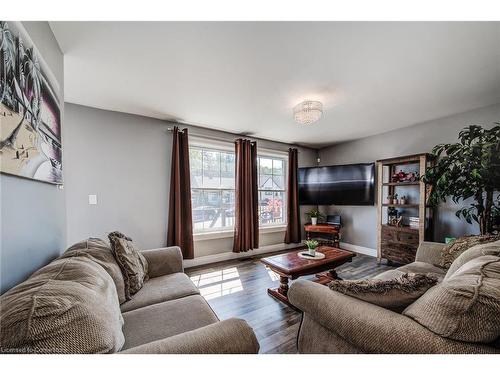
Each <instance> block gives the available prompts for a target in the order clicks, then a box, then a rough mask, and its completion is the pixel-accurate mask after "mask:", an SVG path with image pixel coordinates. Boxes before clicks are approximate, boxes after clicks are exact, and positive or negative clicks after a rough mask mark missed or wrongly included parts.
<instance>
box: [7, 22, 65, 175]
mask: <svg viewBox="0 0 500 375" xmlns="http://www.w3.org/2000/svg"><path fill="white" fill-rule="evenodd" d="M0 56H2V57H1V61H0V113H1V114H2V117H1V121H0V154H1V155H2V162H1V163H0V172H2V173H7V174H11V175H15V176H21V177H26V178H31V179H35V180H40V181H45V182H50V183H53V184H62V182H63V178H62V141H61V98H60V97H59V91H60V87H59V83H58V82H57V80H56V79H55V76H54V75H53V74H52V72H51V71H50V69H49V67H48V65H47V64H46V63H45V61H44V60H43V59H42V56H41V54H40V53H39V52H38V50H37V49H36V47H35V45H34V43H33V42H32V41H31V39H30V37H29V35H28V33H27V32H26V30H25V29H24V27H23V25H22V24H21V22H5V21H0Z"/></svg>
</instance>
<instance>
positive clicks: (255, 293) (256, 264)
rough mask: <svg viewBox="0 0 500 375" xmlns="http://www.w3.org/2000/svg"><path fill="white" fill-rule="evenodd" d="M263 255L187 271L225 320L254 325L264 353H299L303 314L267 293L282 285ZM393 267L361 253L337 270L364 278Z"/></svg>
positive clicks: (345, 276) (343, 275)
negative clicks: (298, 332) (297, 350)
mask: <svg viewBox="0 0 500 375" xmlns="http://www.w3.org/2000/svg"><path fill="white" fill-rule="evenodd" d="M260 258H261V257H252V258H246V259H243V260H231V261H227V262H221V263H217V264H213V265H207V266H201V267H196V268H191V269H188V270H187V271H186V272H187V274H188V275H189V276H190V277H191V280H193V282H194V283H195V284H196V285H197V286H198V287H199V288H200V292H201V294H202V295H203V296H204V297H205V298H206V299H207V300H208V303H209V304H210V306H211V307H212V308H213V310H214V311H215V312H216V314H217V315H218V316H219V318H220V319H221V320H222V319H228V318H231V317H238V318H242V319H245V320H246V321H247V322H248V324H250V326H252V328H253V329H254V331H255V334H256V335H257V338H258V340H259V343H260V353H295V352H296V347H295V340H296V335H297V330H298V328H299V323H300V317H301V316H300V313H299V312H297V311H295V310H293V309H292V308H290V307H288V306H285V305H284V304H283V303H281V302H278V301H277V300H275V299H274V298H272V297H271V296H269V295H268V294H267V288H269V287H277V286H278V284H279V278H278V277H277V275H276V274H274V273H273V272H272V271H269V270H268V269H266V268H265V267H264V265H263V264H262V263H260ZM390 268H392V267H389V266H387V265H377V262H376V258H373V257H370V256H367V255H362V254H358V255H357V256H356V257H355V258H354V259H353V261H352V263H347V264H344V265H343V266H341V267H338V268H337V273H338V275H339V277H341V278H343V279H361V278H367V277H371V276H375V275H377V274H379V273H381V272H384V271H386V270H388V269H390ZM306 278H313V276H310V277H306Z"/></svg>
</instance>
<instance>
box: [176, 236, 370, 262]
mask: <svg viewBox="0 0 500 375" xmlns="http://www.w3.org/2000/svg"><path fill="white" fill-rule="evenodd" d="M298 246H300V244H299V243H292V244H284V243H279V244H276V245H268V246H262V247H260V248H258V249H255V250H249V251H247V252H245V253H233V252H226V253H219V254H213V255H205V256H203V257H199V258H195V259H186V260H184V268H192V267H197V266H203V265H205V264H210V263H217V262H224V261H225V260H232V259H241V258H250V257H252V256H255V255H262V254H267V253H274V252H277V251H282V250H288V249H294V248H296V247H298ZM340 247H341V248H343V249H346V250H350V251H354V252H355V253H359V254H365V255H369V256H372V257H376V256H377V250H375V249H372V248H369V247H364V246H358V245H352V244H350V243H346V242H341V243H340Z"/></svg>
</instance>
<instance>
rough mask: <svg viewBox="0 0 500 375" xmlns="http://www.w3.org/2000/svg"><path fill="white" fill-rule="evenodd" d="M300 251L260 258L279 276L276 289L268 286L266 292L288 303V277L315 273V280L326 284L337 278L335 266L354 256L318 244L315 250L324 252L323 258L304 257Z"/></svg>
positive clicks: (350, 259)
mask: <svg viewBox="0 0 500 375" xmlns="http://www.w3.org/2000/svg"><path fill="white" fill-rule="evenodd" d="M301 251H305V249H302V250H300V251H292V252H289V253H285V254H280V255H274V256H272V257H267V258H262V259H261V262H262V263H264V264H265V265H266V266H267V267H269V268H270V269H271V270H272V271H274V272H276V273H277V274H278V275H279V276H280V286H279V287H278V288H276V289H272V288H269V289H268V290H267V292H268V293H269V294H270V295H271V296H273V297H275V298H277V299H279V300H280V301H282V302H284V303H286V304H288V305H290V302H288V297H287V294H288V279H292V280H294V279H296V278H298V277H300V276H305V275H313V274H316V280H315V281H316V282H318V283H321V284H328V283H329V282H331V281H332V280H334V279H339V277H338V276H337V273H336V272H335V268H336V267H338V266H341V265H342V264H344V263H347V262H350V261H352V258H353V257H355V256H356V254H355V253H353V252H351V251H347V250H343V249H339V248H336V247H330V246H320V247H318V249H317V251H319V252H320V253H323V254H325V258H323V259H317V260H316V259H304V258H301V257H299V255H298V254H299V252H301ZM325 271H327V272H325Z"/></svg>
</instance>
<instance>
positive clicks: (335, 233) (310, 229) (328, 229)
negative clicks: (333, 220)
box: [304, 224, 340, 248]
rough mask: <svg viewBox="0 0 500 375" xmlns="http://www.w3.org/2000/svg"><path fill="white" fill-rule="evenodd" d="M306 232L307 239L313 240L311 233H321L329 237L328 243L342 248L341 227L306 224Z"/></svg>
mask: <svg viewBox="0 0 500 375" xmlns="http://www.w3.org/2000/svg"><path fill="white" fill-rule="evenodd" d="M304 230H305V232H306V238H307V239H308V240H310V239H311V233H321V234H325V235H327V237H328V240H327V241H328V242H329V243H331V244H332V245H333V246H335V247H337V248H339V247H340V227H339V226H338V225H332V224H316V225H312V224H306V225H304Z"/></svg>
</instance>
